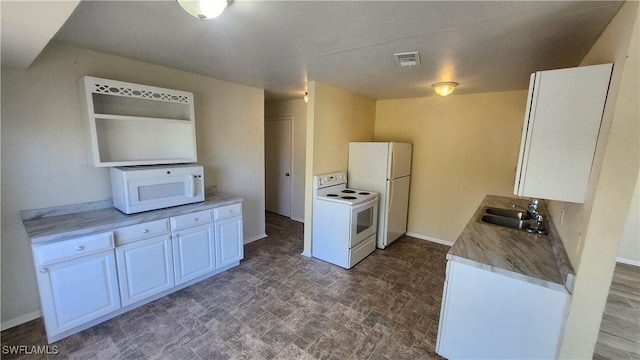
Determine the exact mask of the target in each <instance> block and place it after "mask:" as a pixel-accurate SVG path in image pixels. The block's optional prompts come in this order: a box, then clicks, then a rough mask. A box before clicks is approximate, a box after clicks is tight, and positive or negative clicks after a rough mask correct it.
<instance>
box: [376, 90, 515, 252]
mask: <svg viewBox="0 0 640 360" xmlns="http://www.w3.org/2000/svg"><path fill="white" fill-rule="evenodd" d="M526 100H527V92H526V91H509V92H496V93H483V94H472V95H455V94H454V95H451V96H447V97H440V96H430V97H424V98H415V99H400V100H381V101H378V103H377V108H376V123H375V125H376V127H375V140H376V141H398V142H410V143H412V144H413V159H412V170H411V189H410V195H409V219H408V224H407V227H408V228H407V231H408V233H409V234H410V235H413V236H418V237H422V238H425V239H429V240H435V241H444V242H450V243H452V242H454V241H455V240H456V238H457V237H458V235H460V232H461V231H462V229H463V228H464V226H465V224H466V223H467V222H468V221H469V218H470V217H471V215H472V214H473V212H474V211H475V209H476V208H477V207H478V204H479V203H480V201H481V200H482V198H483V197H484V196H485V195H486V194H497V195H506V196H513V185H512V182H513V179H514V177H515V172H514V170H515V167H516V165H517V162H518V160H517V156H518V149H519V146H520V129H521V128H522V121H523V118H524V111H525V103H526Z"/></svg>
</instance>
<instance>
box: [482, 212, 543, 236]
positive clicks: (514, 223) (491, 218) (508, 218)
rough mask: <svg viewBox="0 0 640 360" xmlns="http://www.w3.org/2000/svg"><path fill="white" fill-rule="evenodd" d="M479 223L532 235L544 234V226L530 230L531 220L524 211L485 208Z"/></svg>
mask: <svg viewBox="0 0 640 360" xmlns="http://www.w3.org/2000/svg"><path fill="white" fill-rule="evenodd" d="M480 221H481V222H483V223H486V224H491V225H497V226H502V227H507V228H511V229H516V230H522V231H526V232H528V233H533V234H546V233H547V230H546V226H544V224H543V226H541V227H540V228H539V229H532V228H531V226H532V225H534V224H533V220H532V219H531V216H529V214H527V212H525V211H520V210H514V209H501V208H492V207H487V208H485V209H484V214H482V217H481V218H480Z"/></svg>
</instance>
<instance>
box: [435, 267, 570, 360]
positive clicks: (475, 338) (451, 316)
mask: <svg viewBox="0 0 640 360" xmlns="http://www.w3.org/2000/svg"><path fill="white" fill-rule="evenodd" d="M447 268H448V271H447V282H446V284H445V285H446V287H445V292H444V297H443V299H442V304H443V305H442V314H441V317H440V319H441V320H440V321H441V323H440V324H439V332H438V341H437V348H436V351H437V352H438V354H439V355H441V356H443V357H445V358H447V359H471V358H475V359H554V358H556V357H557V354H556V352H557V350H558V345H559V343H560V338H561V336H562V329H563V324H564V319H565V316H566V307H567V304H568V300H569V295H568V294H567V293H566V292H563V291H558V290H554V289H550V288H547V287H544V286H541V285H538V284H533V283H530V282H527V281H523V280H520V279H516V278H513V277H510V276H505V275H502V274H498V273H494V272H491V271H488V270H484V269H481V268H478V267H475V266H470V265H467V264H463V263H459V262H455V261H449V264H447Z"/></svg>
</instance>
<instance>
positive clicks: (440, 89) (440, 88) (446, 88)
mask: <svg viewBox="0 0 640 360" xmlns="http://www.w3.org/2000/svg"><path fill="white" fill-rule="evenodd" d="M431 86H432V87H433V90H435V91H436V94H438V95H440V96H447V95H449V94H451V93H452V92H453V90H454V89H455V88H456V86H458V83H457V82H452V81H448V82H438V83H435V84H433V85H431Z"/></svg>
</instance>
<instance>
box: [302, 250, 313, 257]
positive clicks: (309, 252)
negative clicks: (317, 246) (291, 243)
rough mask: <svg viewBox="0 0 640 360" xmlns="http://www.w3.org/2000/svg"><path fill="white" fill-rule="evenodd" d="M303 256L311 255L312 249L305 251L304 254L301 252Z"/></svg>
mask: <svg viewBox="0 0 640 360" xmlns="http://www.w3.org/2000/svg"><path fill="white" fill-rule="evenodd" d="M300 255H302V256H306V257H311V251H303V252H302V254H300Z"/></svg>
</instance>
